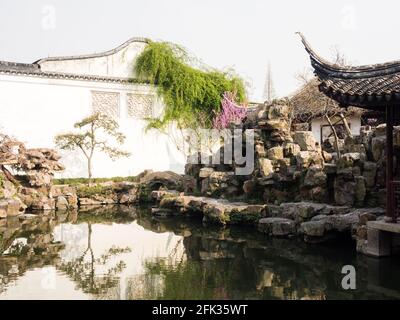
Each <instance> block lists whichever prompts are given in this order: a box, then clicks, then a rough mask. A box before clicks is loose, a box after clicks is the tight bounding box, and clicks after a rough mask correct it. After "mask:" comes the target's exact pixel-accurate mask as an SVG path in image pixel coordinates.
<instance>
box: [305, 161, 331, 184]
mask: <svg viewBox="0 0 400 320" xmlns="http://www.w3.org/2000/svg"><path fill="white" fill-rule="evenodd" d="M326 181H327V176H326V174H325V172H324V171H323V170H322V169H321V167H319V166H312V167H310V168H308V170H307V173H306V176H305V178H304V184H303V185H304V186H305V187H314V186H324V185H326Z"/></svg>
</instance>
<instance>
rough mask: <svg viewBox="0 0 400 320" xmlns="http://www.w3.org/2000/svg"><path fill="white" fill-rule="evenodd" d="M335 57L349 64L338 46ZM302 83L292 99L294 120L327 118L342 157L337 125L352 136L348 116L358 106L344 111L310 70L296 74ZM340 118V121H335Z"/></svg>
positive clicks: (308, 120) (304, 120) (334, 53)
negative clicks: (320, 85)
mask: <svg viewBox="0 0 400 320" xmlns="http://www.w3.org/2000/svg"><path fill="white" fill-rule="evenodd" d="M333 58H334V63H335V64H336V65H340V66H343V65H348V64H349V62H348V60H347V59H346V58H345V56H344V55H343V54H341V53H340V52H339V50H338V49H337V47H335V48H334V49H333ZM296 78H297V80H298V81H299V83H300V84H301V89H300V90H299V91H298V92H297V93H296V94H294V95H293V96H292V97H291V99H290V104H291V105H292V115H291V117H292V120H296V121H299V122H305V123H310V122H311V121H312V119H314V118H322V119H325V120H326V121H327V123H328V125H329V126H330V128H331V131H332V135H333V137H334V140H335V150H336V152H337V154H338V157H340V149H339V137H338V133H337V130H336V127H335V126H336V125H337V124H338V123H339V122H341V124H342V125H343V127H344V130H345V134H346V136H350V137H351V136H352V133H351V130H350V126H349V124H348V121H347V118H346V116H347V115H348V114H351V113H353V112H359V109H358V108H355V107H350V108H349V109H348V110H347V112H346V111H344V110H343V109H342V108H341V107H340V106H339V105H338V103H337V102H336V101H334V100H332V99H330V98H329V97H327V96H326V95H325V94H323V93H322V92H320V91H319V89H318V80H317V79H315V78H314V77H313V76H312V74H311V73H310V72H309V71H307V70H306V71H304V72H302V73H299V74H298V75H297V76H296ZM334 118H339V121H333V119H334Z"/></svg>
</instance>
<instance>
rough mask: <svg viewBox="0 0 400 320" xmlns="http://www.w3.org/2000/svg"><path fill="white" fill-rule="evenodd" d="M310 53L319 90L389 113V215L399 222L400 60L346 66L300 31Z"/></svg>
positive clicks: (348, 103) (343, 103) (347, 103)
mask: <svg viewBox="0 0 400 320" xmlns="http://www.w3.org/2000/svg"><path fill="white" fill-rule="evenodd" d="M299 35H300V37H301V39H302V42H303V44H304V46H305V49H306V51H307V52H308V54H309V56H310V59H311V65H312V67H313V68H314V73H315V75H316V77H317V79H318V81H319V90H320V91H321V92H323V93H324V94H325V95H327V96H328V97H330V98H331V99H333V100H335V101H337V102H338V103H339V105H340V106H341V107H343V108H347V107H349V106H357V107H360V108H363V109H368V110H375V111H382V112H386V189H387V195H386V199H387V201H386V215H387V216H388V217H389V220H390V222H397V218H398V216H399V212H400V181H396V180H395V178H394V171H393V158H394V155H393V125H394V124H395V123H396V122H397V123H398V120H399V118H400V117H399V115H400V112H399V111H400V61H395V62H389V63H383V64H375V65H367V66H359V67H347V66H346V67H343V66H338V65H335V64H332V63H329V62H327V61H326V60H324V59H322V58H321V57H320V56H318V55H317V54H316V53H315V52H314V50H313V49H312V48H311V47H310V45H309V44H308V42H307V40H306V39H305V37H304V36H303V35H302V34H301V33H299Z"/></svg>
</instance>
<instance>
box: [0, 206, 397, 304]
mask: <svg viewBox="0 0 400 320" xmlns="http://www.w3.org/2000/svg"><path fill="white" fill-rule="evenodd" d="M1 223H3V225H0V299H13V298H14V299H31V298H33V299H383V298H399V297H400V280H398V279H397V278H396V277H394V276H393V275H394V274H395V272H396V270H398V268H399V266H400V262H399V260H398V259H395V258H392V259H385V260H377V259H372V258H367V257H364V256H358V255H356V253H355V252H353V251H352V250H350V249H349V248H352V247H353V246H350V245H349V244H348V243H347V244H346V243H344V244H343V245H338V244H336V245H335V247H332V246H322V245H319V246H310V245H306V244H304V243H302V242H300V241H299V242H298V241H295V240H284V239H268V238H266V237H265V236H263V235H261V234H258V233H257V232H255V231H254V229H243V228H226V229H220V228H217V227H212V226H204V225H202V224H201V222H200V221H193V220H190V219H184V218H171V219H155V218H153V217H151V216H150V214H149V212H148V209H146V208H144V209H139V208H134V207H103V208H98V209H91V210H87V212H84V211H80V212H79V214H78V213H77V212H69V213H68V212H66V213H57V214H54V213H48V214H42V215H37V216H33V215H26V216H23V217H22V218H21V217H19V218H18V217H17V218H11V219H7V220H1ZM348 264H351V265H354V266H355V267H356V270H357V290H354V291H345V290H343V289H342V288H341V280H342V277H343V275H342V274H341V269H342V267H343V266H344V265H348Z"/></svg>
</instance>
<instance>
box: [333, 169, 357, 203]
mask: <svg viewBox="0 0 400 320" xmlns="http://www.w3.org/2000/svg"><path fill="white" fill-rule="evenodd" d="M355 191H356V183H355V182H354V181H347V180H346V179H343V177H340V176H338V177H336V179H335V182H334V198H335V203H336V204H337V205H339V206H353V205H354V202H355Z"/></svg>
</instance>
